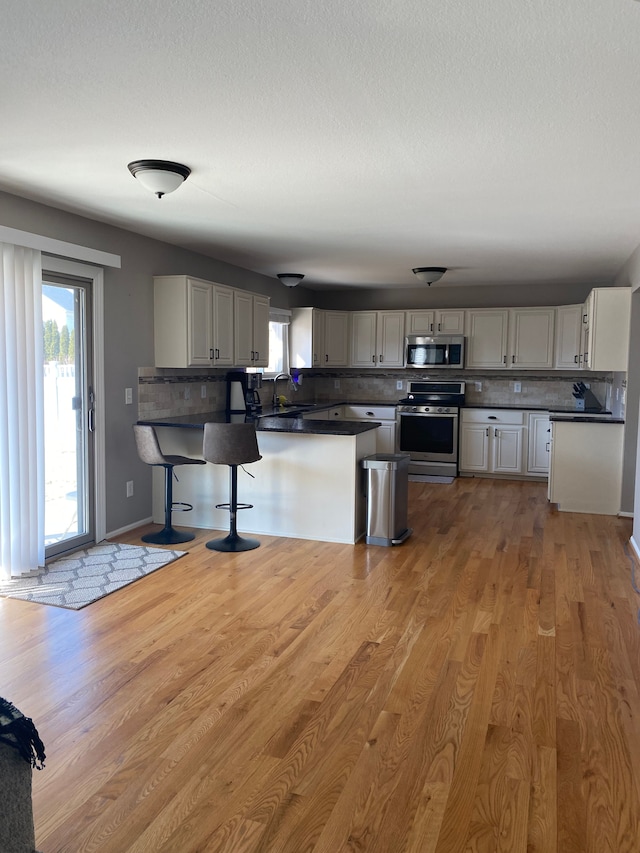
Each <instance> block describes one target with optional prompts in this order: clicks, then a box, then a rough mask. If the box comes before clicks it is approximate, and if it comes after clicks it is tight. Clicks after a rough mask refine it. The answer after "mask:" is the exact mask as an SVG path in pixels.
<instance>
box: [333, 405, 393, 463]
mask: <svg viewBox="0 0 640 853" xmlns="http://www.w3.org/2000/svg"><path fill="white" fill-rule="evenodd" d="M342 412H343V419H344V420H345V421H380V426H379V427H378V429H377V430H376V453H395V452H396V407H395V406H348V405H346V406H343V407H342Z"/></svg>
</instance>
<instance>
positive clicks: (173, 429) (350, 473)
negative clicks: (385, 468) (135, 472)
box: [139, 412, 379, 544]
mask: <svg viewBox="0 0 640 853" xmlns="http://www.w3.org/2000/svg"><path fill="white" fill-rule="evenodd" d="M233 417H234V416H233V415H231V416H227V415H225V413H224V412H213V413H209V414H197V415H183V416H178V417H170V418H163V419H152V420H140V421H139V423H141V424H150V425H151V426H153V427H155V429H156V432H157V434H158V439H159V441H160V446H161V447H162V450H163V452H164V453H166V454H182V455H184V456H191V457H194V458H200V459H201V458H202V440H203V432H204V424H205V423H207V422H208V421H214V422H220V421H226V420H229V419H230V418H233ZM240 419H241V420H244V417H243V416H240ZM378 426H379V424H378V423H377V422H375V421H374V422H367V423H362V422H354V421H339V422H335V421H328V420H327V421H325V420H316V419H314V420H303V418H302V417H293V416H291V417H288V416H285V417H283V416H282V415H279V416H277V417H275V416H274V417H261V418H257V419H256V430H257V433H258V447H259V450H260V453H261V455H262V459H261V460H260V461H259V462H256V463H255V464H252V465H247V466H246V472H247V475H245V474H244V473H243V469H242V467H240V468H239V471H238V499H239V501H240V502H242V503H250V504H253V507H252V508H251V509H246V510H243V511H242V512H241V513H240V514H239V516H238V528H239V530H240V531H241V532H245V533H247V534H251V535H260V534H263V535H269V536H286V537H293V538H298V539H312V540H318V541H323V542H343V543H347V544H353V543H354V542H356V541H357V540H358V539H359V538H360V537H361V536H363V535H364V533H365V525H366V504H365V494H364V482H365V481H364V477H363V471H362V470H361V465H360V462H361V460H362V459H364V458H365V457H366V456H371V455H372V454H374V453H375V452H376V428H377V427H378ZM248 474H251V475H252V476H248ZM178 477H179V479H178V481H177V482H175V483H174V487H173V497H174V500H175V501H185V502H186V503H190V504H193V511H192V512H189V513H188V514H186V515H185V516H184V517H183V518H180V517H179V516H178V517H175V518H174V522H177V523H178V524H181V525H184V526H188V527H195V528H211V529H214V530H226V529H227V528H228V525H229V513H228V512H227V511H226V510H222V509H216V508H215V505H216V504H219V503H223V502H225V501H227V500H228V499H229V498H228V495H229V469H228V467H227V466H225V465H212V464H208V465H206V466H185V467H184V468H180V469H178ZM163 482H164V478H163V471H162V470H161V469H159V468H155V469H154V471H153V520H154V522H156V523H158V524H161V523H162V522H163V520H164V487H163Z"/></svg>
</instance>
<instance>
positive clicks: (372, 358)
mask: <svg viewBox="0 0 640 853" xmlns="http://www.w3.org/2000/svg"><path fill="white" fill-rule="evenodd" d="M371 361H372V362H373V363H374V364H375V363H376V357H375V355H372V356H371Z"/></svg>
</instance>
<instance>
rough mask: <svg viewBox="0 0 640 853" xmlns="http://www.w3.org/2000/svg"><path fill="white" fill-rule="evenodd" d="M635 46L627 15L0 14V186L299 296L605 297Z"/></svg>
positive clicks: (182, 2)
mask: <svg viewBox="0 0 640 853" xmlns="http://www.w3.org/2000/svg"><path fill="white" fill-rule="evenodd" d="M639 44H640V3H639V2H634V0H562V3H558V2H551V0H520V2H514V0H485V2H483V3H473V2H470V0H466V1H465V2H462V0H447V2H446V3H444V2H441V0H439V2H435V0H349V2H345V0H215V2H211V0H155V2H153V3H149V2H133V3H132V2H131V0H110V2H109V3H106V2H91V0H57V2H56V3H51V4H43V3H42V2H41V0H5V2H4V3H3V26H2V31H1V32H0V74H1V79H2V88H1V91H0V115H1V116H2V130H1V132H0V189H4V190H7V191H9V192H12V193H16V194H18V195H22V196H25V197H28V198H32V199H36V200H39V201H43V202H45V203H48V204H52V205H54V206H57V207H61V208H63V209H65V210H70V211H74V212H78V213H80V214H83V215H85V216H89V217H91V218H94V219H98V220H103V221H105V222H110V223H113V224H116V225H119V226H121V227H124V228H127V229H130V230H133V231H137V232H140V233H143V234H147V235H149V236H153V237H157V238H160V239H162V240H166V241H168V242H171V243H175V244H178V245H181V246H185V247H187V248H190V249H194V250H197V251H199V252H202V253H204V254H207V255H211V256H213V257H217V258H221V259H223V260H226V261H229V262H231V263H234V264H238V265H240V266H242V267H246V268H248V269H251V270H255V271H257V272H261V273H264V274H267V275H275V274H276V273H278V272H286V271H289V272H301V273H304V274H305V276H306V278H305V285H308V286H310V287H317V288H319V289H320V288H327V287H332V288H333V287H345V286H348V287H377V286H381V287H382V286H384V287H390V286H396V287H403V286H404V287H409V286H415V285H416V280H415V278H414V276H413V275H412V273H411V267H413V266H419V265H425V266H431V265H435V266H446V267H448V268H449V272H447V274H446V276H445V279H443V282H444V281H446V283H447V284H448V285H449V286H450V285H474V284H478V285H483V284H514V285H526V284H533V283H537V282H546V283H549V282H551V283H558V284H562V283H565V282H586V283H589V284H596V283H604V282H609V281H611V280H612V278H613V277H614V276H615V274H616V273H617V272H618V270H619V268H620V267H621V266H622V265H623V263H624V262H625V261H626V260H627V258H628V257H629V255H630V254H631V253H632V251H633V250H634V249H635V247H636V246H637V245H638V243H640V61H639V60H638V45H639ZM141 158H162V159H169V160H177V161H179V162H182V163H185V164H187V165H188V166H190V167H191V169H192V175H191V177H190V178H189V179H188V181H187V182H186V183H185V184H184V185H183V186H182V187H181V188H180V189H178V190H177V191H176V192H175V193H174V194H172V195H170V196H166V197H165V198H163V199H162V200H160V201H158V200H157V199H156V198H155V197H154V196H153V195H152V194H150V193H149V192H148V191H147V190H145V189H144V188H143V187H142V186H141V185H140V184H139V183H138V182H137V181H135V180H134V179H133V178H132V177H131V175H130V174H129V172H128V171H127V163H128V162H129V161H131V160H136V159H141Z"/></svg>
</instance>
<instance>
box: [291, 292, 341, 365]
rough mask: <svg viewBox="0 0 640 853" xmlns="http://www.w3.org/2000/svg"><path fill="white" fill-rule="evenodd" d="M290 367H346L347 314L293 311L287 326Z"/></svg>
mask: <svg viewBox="0 0 640 853" xmlns="http://www.w3.org/2000/svg"><path fill="white" fill-rule="evenodd" d="M289 350H290V358H291V367H296V368H298V369H300V368H304V367H347V365H348V364H349V313H348V312H347V311H323V310H321V309H319V308H308V307H303V308H294V309H293V310H292V316H291V325H290V327H289Z"/></svg>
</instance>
